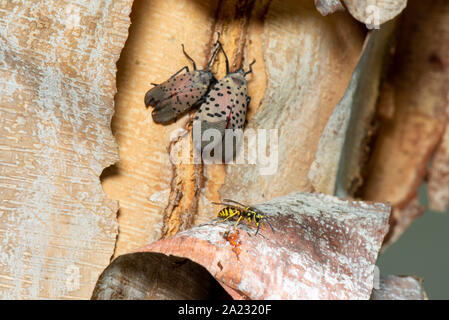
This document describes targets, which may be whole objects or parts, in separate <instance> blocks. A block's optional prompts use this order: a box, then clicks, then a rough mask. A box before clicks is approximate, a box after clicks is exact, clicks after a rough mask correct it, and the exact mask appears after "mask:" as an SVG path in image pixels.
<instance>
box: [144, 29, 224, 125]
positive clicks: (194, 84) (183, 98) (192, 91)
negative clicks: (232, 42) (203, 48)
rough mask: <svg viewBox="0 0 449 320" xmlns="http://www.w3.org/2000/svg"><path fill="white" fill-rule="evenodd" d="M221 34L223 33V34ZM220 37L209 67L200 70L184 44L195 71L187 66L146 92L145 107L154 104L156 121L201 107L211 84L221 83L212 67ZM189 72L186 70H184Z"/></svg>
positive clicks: (163, 120)
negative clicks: (211, 69)
mask: <svg viewBox="0 0 449 320" xmlns="http://www.w3.org/2000/svg"><path fill="white" fill-rule="evenodd" d="M219 36H220V35H219ZM219 43H220V42H219V41H218V40H217V42H216V44H215V46H214V50H213V53H212V57H211V59H210V61H209V63H208V65H207V67H206V69H205V70H197V68H196V63H195V61H194V60H193V59H192V58H191V57H190V56H189V55H188V54H187V53H186V52H185V50H184V45H182V51H183V53H184V55H185V56H186V57H187V59H189V60H190V61H191V62H192V65H193V71H189V67H188V66H185V67H183V68H182V69H181V70H179V71H178V72H176V73H175V74H174V75H172V76H171V77H170V79H168V80H167V81H165V82H163V83H161V84H153V85H154V86H155V87H154V88H152V89H150V90H148V92H147V93H146V94H145V106H146V107H147V108H148V107H149V106H153V107H154V109H153V112H152V113H151V115H152V116H153V120H154V122H156V123H161V124H166V123H169V122H171V121H173V120H175V119H176V117H177V116H179V115H181V114H182V113H184V112H186V111H187V110H189V109H191V108H192V107H195V106H199V105H200V104H201V103H202V102H203V101H204V100H203V99H204V96H205V95H206V94H207V93H208V92H209V90H210V88H211V86H212V85H213V84H214V83H215V82H217V80H216V79H215V77H214V75H213V74H212V72H210V70H209V69H210V67H211V65H212V63H213V62H214V59H215V56H216V54H217V51H218V49H219V48H220V45H219ZM184 70H185V71H186V72H185V73H182V71H184Z"/></svg>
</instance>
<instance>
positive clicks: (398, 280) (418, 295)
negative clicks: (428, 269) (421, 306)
mask: <svg viewBox="0 0 449 320" xmlns="http://www.w3.org/2000/svg"><path fill="white" fill-rule="evenodd" d="M371 300H427V297H426V293H425V292H424V289H423V287H422V279H419V278H415V277H409V276H392V275H389V276H381V277H380V281H379V288H378V289H373V292H372V294H371Z"/></svg>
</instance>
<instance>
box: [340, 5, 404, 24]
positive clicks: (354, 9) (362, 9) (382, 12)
mask: <svg viewBox="0 0 449 320" xmlns="http://www.w3.org/2000/svg"><path fill="white" fill-rule="evenodd" d="M343 1H344V4H345V7H346V9H348V11H349V12H350V13H351V15H352V16H353V17H354V18H356V19H357V20H359V21H360V22H362V23H365V24H367V25H370V26H380V25H381V24H383V23H385V22H387V21H390V20H392V19H394V18H395V17H396V16H397V15H398V14H400V13H401V12H402V10H404V8H405V7H406V5H407V0H343Z"/></svg>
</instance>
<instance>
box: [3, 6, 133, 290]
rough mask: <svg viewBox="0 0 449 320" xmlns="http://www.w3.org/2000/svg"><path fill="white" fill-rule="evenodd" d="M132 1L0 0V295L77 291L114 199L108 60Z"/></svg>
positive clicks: (104, 239)
mask: <svg viewBox="0 0 449 320" xmlns="http://www.w3.org/2000/svg"><path fill="white" fill-rule="evenodd" d="M130 9H131V1H125V0H123V1H113V2H108V1H100V0H99V1H82V0H78V1H72V2H71V3H70V4H69V5H67V4H63V3H60V2H59V1H40V2H37V1H1V2H0V91H1V94H0V150H1V154H0V197H1V199H0V201H1V202H0V298H3V299H35V298H87V297H89V296H90V294H91V292H92V289H93V286H94V284H95V279H96V278H97V277H98V276H99V274H100V273H101V271H102V270H103V269H104V268H105V266H107V264H108V263H109V260H110V257H111V255H112V254H113V252H114V247H115V238H116V235H117V227H118V225H117V222H116V218H115V217H116V212H117V204H116V202H115V201H111V200H110V199H108V198H107V197H106V195H105V194H104V193H103V191H102V188H101V184H100V181H99V179H98V177H99V175H100V174H101V172H102V170H103V169H104V168H105V167H106V166H108V165H111V164H112V163H114V162H115V161H117V159H118V157H117V145H116V143H115V141H114V138H113V136H112V134H111V131H110V121H111V117H112V114H113V110H114V108H113V96H114V94H115V92H116V89H115V71H116V67H115V63H116V61H117V60H118V58H119V55H120V51H121V49H122V47H123V45H124V43H125V40H126V37H127V30H128V26H129V16H128V15H129V12H130Z"/></svg>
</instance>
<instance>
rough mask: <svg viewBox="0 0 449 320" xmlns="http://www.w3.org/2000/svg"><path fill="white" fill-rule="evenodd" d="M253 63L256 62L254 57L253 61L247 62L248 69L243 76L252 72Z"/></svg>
mask: <svg viewBox="0 0 449 320" xmlns="http://www.w3.org/2000/svg"><path fill="white" fill-rule="evenodd" d="M255 63H256V59H254V60H253V62H251V63H250V64H249V70H248V71H246V72H245V73H244V74H243V75H244V76H246V75H247V74H250V73H252V72H253V64H255Z"/></svg>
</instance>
